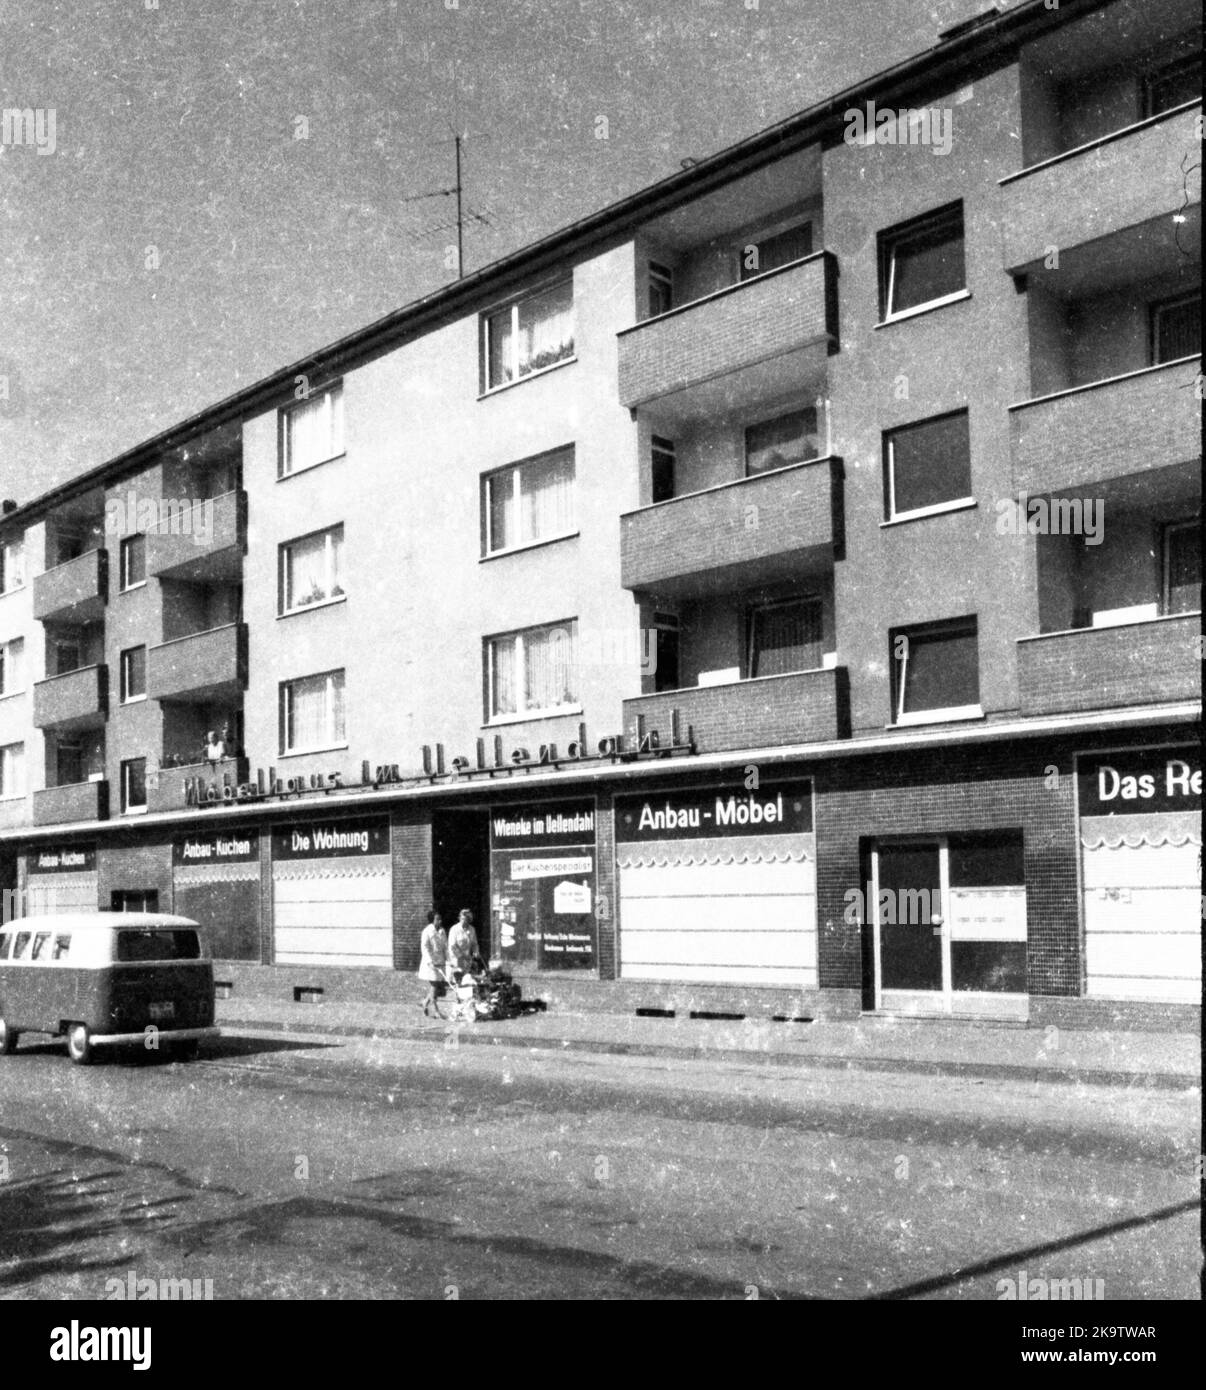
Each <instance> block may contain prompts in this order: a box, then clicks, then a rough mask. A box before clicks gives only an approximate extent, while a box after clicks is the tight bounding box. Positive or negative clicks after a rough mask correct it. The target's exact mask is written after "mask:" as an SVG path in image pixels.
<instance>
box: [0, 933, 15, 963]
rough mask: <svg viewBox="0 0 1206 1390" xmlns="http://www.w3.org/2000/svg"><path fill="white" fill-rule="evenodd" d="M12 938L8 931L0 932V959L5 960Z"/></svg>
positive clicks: (10, 947) (10, 948)
mask: <svg viewBox="0 0 1206 1390" xmlns="http://www.w3.org/2000/svg"><path fill="white" fill-rule="evenodd" d="M12 945H13V938H12V936H11V934H10V933H9V932H4V933H0V960H7V959H8V953H9V951H11V950H12Z"/></svg>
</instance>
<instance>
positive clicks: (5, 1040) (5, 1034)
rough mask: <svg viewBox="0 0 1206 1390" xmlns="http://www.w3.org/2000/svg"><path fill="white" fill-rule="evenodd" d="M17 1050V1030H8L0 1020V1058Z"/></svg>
mask: <svg viewBox="0 0 1206 1390" xmlns="http://www.w3.org/2000/svg"><path fill="white" fill-rule="evenodd" d="M16 1050H17V1030H16V1029H15V1028H10V1027H9V1026H8V1024H7V1023H5V1021H4V1020H3V1019H2V1018H0V1057H8V1056H10V1055H11V1054H12V1053H13V1052H15V1051H16Z"/></svg>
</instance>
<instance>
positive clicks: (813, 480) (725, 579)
mask: <svg viewBox="0 0 1206 1390" xmlns="http://www.w3.org/2000/svg"><path fill="white" fill-rule="evenodd" d="M842 478H843V471H842V460H841V459H840V458H836V457H829V458H822V459H812V460H810V461H809V462H807V463H797V464H792V465H791V466H790V467H788V468H778V469H775V471H774V472H772V473H762V474H759V475H758V476H757V477H753V478H739V479H737V481H735V482H732V483H722V484H721V485H720V486H719V487H711V488H706V489H705V490H704V491H703V492H691V493H686V494H685V495H684V496H682V497H672V498H671V499H670V500H669V501H666V502H655V503H654V504H653V505H652V506H649V507H642V508H641V509H640V510H639V511H635V512H628V513H626V514H625V515H624V516H622V517H621V518H620V583H621V584H622V585H623V587H624V588H626V589H656V590H657V591H658V592H659V593H664V594H666V595H668V596H672V595H687V594H690V593H703V592H708V591H718V592H719V591H723V590H726V589H732V588H734V587H738V586H740V585H742V584H752V583H767V582H772V581H773V580H775V579H782V578H790V577H791V575H792V574H794V573H799V572H800V570H801V568H804V567H815V566H816V565H817V564H822V565H828V564H831V563H832V561H833V560H834V559H840V558H841V555H842V549H843V545H844V525H843V517H842V495H843V487H842Z"/></svg>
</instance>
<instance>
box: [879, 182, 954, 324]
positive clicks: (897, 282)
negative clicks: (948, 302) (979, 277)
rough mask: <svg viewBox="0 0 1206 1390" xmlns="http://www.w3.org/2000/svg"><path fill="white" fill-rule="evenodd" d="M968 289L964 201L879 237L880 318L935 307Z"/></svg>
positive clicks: (883, 233) (881, 234)
mask: <svg viewBox="0 0 1206 1390" xmlns="http://www.w3.org/2000/svg"><path fill="white" fill-rule="evenodd" d="M966 288H967V271H966V266H965V263H964V255H963V204H962V203H956V204H954V205H953V206H951V207H948V208H943V209H941V210H940V211H938V212H935V213H931V214H928V215H927V216H925V217H919V218H917V219H915V220H914V221H912V222H907V223H904V224H903V225H902V226H899V227H893V228H892V229H891V230H890V231H887V232H881V233H880V238H879V298H880V304H879V307H880V317H881V318H884V319H888V318H891V317H892V315H893V314H903V313H905V312H907V311H908V310H910V309H917V308H920V307H921V305H923V304H936V303H938V302H940V301H941V300H943V299H946V298H948V297H949V296H951V295H955V294H958V293H959V292H960V291H962V290H965V289H966Z"/></svg>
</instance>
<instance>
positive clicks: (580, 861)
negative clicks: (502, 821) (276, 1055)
mask: <svg viewBox="0 0 1206 1390" xmlns="http://www.w3.org/2000/svg"><path fill="white" fill-rule="evenodd" d="M593 869H594V860H593V859H592V858H591V856H590V855H589V854H586V855H583V856H582V857H581V858H575V859H566V858H562V859H512V860H511V873H510V877H511V878H513V879H515V880H516V881H517V882H518V881H519V880H520V879H525V878H557V877H558V876H559V875H561V874H589V873H590V872H591V871H592V870H593Z"/></svg>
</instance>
